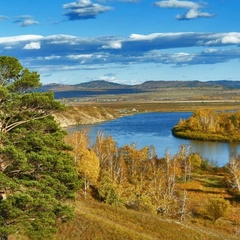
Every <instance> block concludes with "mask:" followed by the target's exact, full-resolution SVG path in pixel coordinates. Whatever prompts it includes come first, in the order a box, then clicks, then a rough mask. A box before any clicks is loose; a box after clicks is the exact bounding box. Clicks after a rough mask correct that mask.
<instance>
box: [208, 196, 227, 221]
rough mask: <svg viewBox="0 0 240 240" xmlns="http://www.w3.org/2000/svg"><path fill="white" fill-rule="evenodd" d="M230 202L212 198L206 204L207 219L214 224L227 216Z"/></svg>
mask: <svg viewBox="0 0 240 240" xmlns="http://www.w3.org/2000/svg"><path fill="white" fill-rule="evenodd" d="M229 209H230V202H229V201H227V200H225V199H223V198H214V199H211V200H210V201H209V203H208V204H207V209H206V210H207V213H208V215H209V217H210V218H211V219H212V220H213V221H214V222H216V221H217V220H218V219H219V218H221V217H224V216H226V215H227V214H228V211H229Z"/></svg>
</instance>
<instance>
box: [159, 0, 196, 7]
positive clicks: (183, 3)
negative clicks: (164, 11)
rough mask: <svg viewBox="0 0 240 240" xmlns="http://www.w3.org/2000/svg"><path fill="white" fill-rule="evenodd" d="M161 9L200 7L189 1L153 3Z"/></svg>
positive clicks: (168, 0)
mask: <svg viewBox="0 0 240 240" xmlns="http://www.w3.org/2000/svg"><path fill="white" fill-rule="evenodd" d="M154 4H155V5H156V6H158V7H161V8H189V9H190V8H199V7H200V5H199V4H197V3H194V2H191V1H179V0H167V1H159V2H155V3H154Z"/></svg>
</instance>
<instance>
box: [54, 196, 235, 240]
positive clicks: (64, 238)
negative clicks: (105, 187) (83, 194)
mask: <svg viewBox="0 0 240 240" xmlns="http://www.w3.org/2000/svg"><path fill="white" fill-rule="evenodd" d="M75 206H76V218H75V219H74V220H73V221H72V222H70V223H67V224H65V225H63V226H61V229H60V232H59V233H58V234H57V235H55V236H54V240H79V239H81V240H95V239H101V240H102V239H104V240H107V239H109V240H114V239H119V240H121V239H122V240H127V239H136V240H137V239H139V240H140V239H141V240H147V239H158V240H171V239H174V240H175V239H178V240H187V239H188V240H189V239H199V240H201V239H204V240H217V239H218V240H221V239H222V240H223V239H224V240H226V239H229V240H231V239H237V238H235V237H233V233H232V231H230V232H229V234H228V233H226V231H225V230H224V229H222V228H223V227H222V226H221V227H217V228H216V226H215V225H214V226H213V224H212V223H211V222H210V221H208V222H207V221H206V223H207V224H205V225H206V226H205V227H203V226H202V223H200V222H197V221H195V222H194V223H192V222H191V221H187V222H184V223H182V222H181V223H180V222H177V221H174V220H170V219H165V218H161V217H159V216H157V215H152V214H148V213H142V212H137V211H133V210H127V209H124V208H119V207H114V206H109V205H106V204H103V203H99V202H96V201H94V200H86V201H84V200H81V199H78V200H77V201H76V202H75Z"/></svg>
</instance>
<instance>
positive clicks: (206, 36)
mask: <svg viewBox="0 0 240 240" xmlns="http://www.w3.org/2000/svg"><path fill="white" fill-rule="evenodd" d="M239 44H240V32H229V33H215V34H213V33H204V32H203V33H198V32H175V33H171V32H170V33H152V34H147V35H142V34H131V35H130V36H129V37H127V38H116V37H115V38H114V37H109V36H106V37H99V38H98V37H96V38H93V37H91V38H81V37H76V36H68V35H50V36H45V37H43V36H40V35H21V36H12V37H2V38H1V37H0V48H1V49H2V52H3V53H4V55H11V56H15V57H17V58H19V59H20V60H21V61H24V62H26V63H27V66H26V67H28V66H30V65H31V67H33V66H36V68H40V66H46V65H48V66H51V67H52V68H53V69H55V68H61V69H62V70H64V69H69V68H70V69H72V68H84V69H95V68H96V66H99V68H100V67H103V66H104V67H106V68H107V67H109V68H110V65H111V64H116V65H119V66H126V65H128V64H130V63H131V64H138V63H152V64H154V63H161V64H175V65H182V64H200V63H201V64H202V63H203V61H204V62H205V63H206V64H207V63H209V64H212V63H215V62H226V61H229V60H232V59H240V48H239ZM193 49H194V51H195V53H192V51H193ZM203 49H206V50H205V51H204V50H203ZM211 49H214V50H211ZM24 50H25V51H24ZM36 50H37V51H36ZM46 60H47V61H46ZM93 66H94V67H93Z"/></svg>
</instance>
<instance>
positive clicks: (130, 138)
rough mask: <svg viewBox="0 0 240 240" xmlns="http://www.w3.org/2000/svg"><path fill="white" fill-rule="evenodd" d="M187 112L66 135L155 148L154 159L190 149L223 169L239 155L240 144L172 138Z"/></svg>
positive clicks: (129, 119) (97, 126)
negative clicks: (83, 134) (109, 138)
mask: <svg viewBox="0 0 240 240" xmlns="http://www.w3.org/2000/svg"><path fill="white" fill-rule="evenodd" d="M190 115H191V113H190V112H176V113H172V112H171V113H144V114H136V115H132V116H127V117H122V118H118V119H116V120H113V121H109V122H104V123H101V124H94V125H83V126H75V127H69V128H68V129H67V130H68V131H69V132H72V131H77V130H81V129H87V130H88V132H89V137H90V139H91V141H92V142H93V141H94V140H95V137H96V135H97V132H99V131H102V132H104V134H105V135H111V136H112V137H113V139H114V140H115V141H116V142H117V144H118V146H119V147H122V146H124V145H126V144H132V143H136V145H137V147H138V148H142V147H144V146H146V145H148V146H150V145H153V146H155V149H156V152H157V155H158V157H159V158H160V157H163V156H164V154H165V152H166V149H169V151H170V153H171V154H172V155H174V154H176V153H177V152H178V150H179V147H180V146H181V145H182V144H186V145H190V146H191V151H192V152H197V153H199V154H200V155H201V156H202V157H203V158H204V159H207V160H209V161H210V162H213V163H215V164H217V165H219V166H223V165H225V164H226V163H227V162H228V161H229V158H230V156H236V155H238V154H240V144H228V143H219V142H203V141H193V140H186V139H179V138H175V137H174V136H173V135H172V132H171V129H172V128H173V126H174V125H176V124H177V123H178V122H179V120H180V119H183V118H185V119H186V118H188V117H189V116H190Z"/></svg>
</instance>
